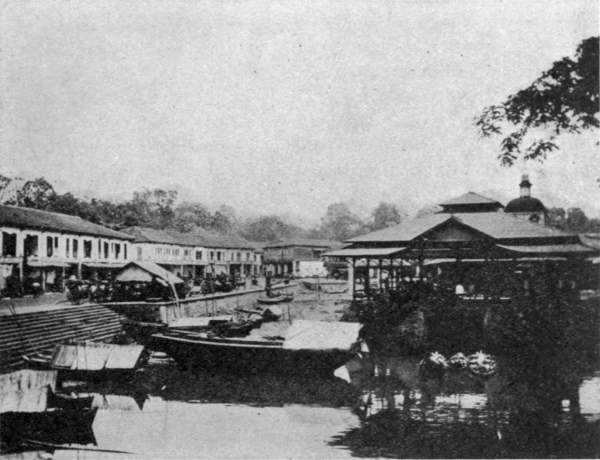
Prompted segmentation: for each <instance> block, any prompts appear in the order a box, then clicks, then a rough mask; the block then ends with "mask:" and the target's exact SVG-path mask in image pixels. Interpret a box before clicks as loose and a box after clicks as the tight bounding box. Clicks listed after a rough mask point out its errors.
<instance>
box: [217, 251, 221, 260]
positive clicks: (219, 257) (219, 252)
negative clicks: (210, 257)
mask: <svg viewBox="0 0 600 460" xmlns="http://www.w3.org/2000/svg"><path fill="white" fill-rule="evenodd" d="M217 260H221V251H217Z"/></svg>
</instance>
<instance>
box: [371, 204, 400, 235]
mask: <svg viewBox="0 0 600 460" xmlns="http://www.w3.org/2000/svg"><path fill="white" fill-rule="evenodd" d="M371 216H372V217H373V223H372V224H371V229H372V230H381V229H382V228H386V227H391V226H392V225H396V224H399V223H400V222H401V221H402V216H400V211H398V208H397V207H396V205H394V204H392V203H384V202H383V201H382V202H381V203H379V205H378V206H377V207H376V208H375V209H374V210H373V212H372V213H371Z"/></svg>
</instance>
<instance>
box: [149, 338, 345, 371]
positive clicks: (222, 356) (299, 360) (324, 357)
mask: <svg viewBox="0 0 600 460" xmlns="http://www.w3.org/2000/svg"><path fill="white" fill-rule="evenodd" d="M153 346H154V347H155V348H157V349H160V350H162V351H164V352H166V353H167V354H169V355H170V356H171V357H172V358H173V359H174V360H175V361H176V362H177V363H178V364H179V365H180V366H181V367H183V368H185V369H191V370H200V371H201V370H209V371H212V372H214V371H222V372H229V373H286V374H295V375H302V374H312V375H315V374H316V375H320V376H333V371H334V370H335V369H336V368H338V367H339V366H341V365H342V364H344V363H346V362H347V361H348V360H350V359H351V358H352V357H353V356H354V353H353V352H350V351H344V350H287V349H284V348H283V345H282V343H281V342H275V343H273V344H268V343H266V342H248V341H235V340H224V339H222V340H210V339H208V340H200V339H192V338H185V337H181V336H179V337H173V336H169V335H168V334H155V335H154V336H153Z"/></svg>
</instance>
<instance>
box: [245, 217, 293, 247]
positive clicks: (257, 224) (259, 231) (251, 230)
mask: <svg viewBox="0 0 600 460" xmlns="http://www.w3.org/2000/svg"><path fill="white" fill-rule="evenodd" d="M300 232H301V229H300V228H298V227H296V226H294V225H291V224H288V223H286V222H284V221H283V219H282V218H281V217H279V216H276V215H269V216H260V217H257V218H254V219H250V220H248V221H247V222H246V223H245V224H244V228H243V231H242V236H243V237H244V238H246V239H248V240H250V241H277V240H282V239H286V238H291V237H293V236H298V234H299V233H300Z"/></svg>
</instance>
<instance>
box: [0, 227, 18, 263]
mask: <svg viewBox="0 0 600 460" xmlns="http://www.w3.org/2000/svg"><path fill="white" fill-rule="evenodd" d="M2 255H3V256H4V257H17V235H16V234H15V233H6V232H2Z"/></svg>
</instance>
